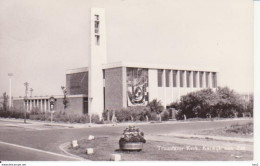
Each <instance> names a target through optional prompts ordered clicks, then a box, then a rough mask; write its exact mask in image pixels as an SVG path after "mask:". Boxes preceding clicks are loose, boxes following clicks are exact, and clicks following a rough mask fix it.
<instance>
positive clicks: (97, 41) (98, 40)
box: [95, 35, 100, 45]
mask: <svg viewBox="0 0 260 166" xmlns="http://www.w3.org/2000/svg"><path fill="white" fill-rule="evenodd" d="M95 37H96V45H99V43H100V36H99V35H95Z"/></svg>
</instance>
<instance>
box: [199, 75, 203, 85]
mask: <svg viewBox="0 0 260 166" xmlns="http://www.w3.org/2000/svg"><path fill="white" fill-rule="evenodd" d="M202 87H203V72H200V88H202Z"/></svg>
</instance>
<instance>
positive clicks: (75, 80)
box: [66, 72, 88, 95]
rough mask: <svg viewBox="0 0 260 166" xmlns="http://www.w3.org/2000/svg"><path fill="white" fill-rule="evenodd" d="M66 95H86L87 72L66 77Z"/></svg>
mask: <svg viewBox="0 0 260 166" xmlns="http://www.w3.org/2000/svg"><path fill="white" fill-rule="evenodd" d="M66 87H67V91H68V95H77V94H85V95H87V94H88V72H80V73H73V74H67V75H66Z"/></svg>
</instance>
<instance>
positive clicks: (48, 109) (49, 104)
mask: <svg viewBox="0 0 260 166" xmlns="http://www.w3.org/2000/svg"><path fill="white" fill-rule="evenodd" d="M50 111H51V109H50V100H48V112H50Z"/></svg>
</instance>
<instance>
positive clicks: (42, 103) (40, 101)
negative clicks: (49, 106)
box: [40, 99, 43, 112]
mask: <svg viewBox="0 0 260 166" xmlns="http://www.w3.org/2000/svg"><path fill="white" fill-rule="evenodd" d="M42 102H43V100H42V99H40V108H41V112H42V111H43V110H42V104H43V103H42Z"/></svg>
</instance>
